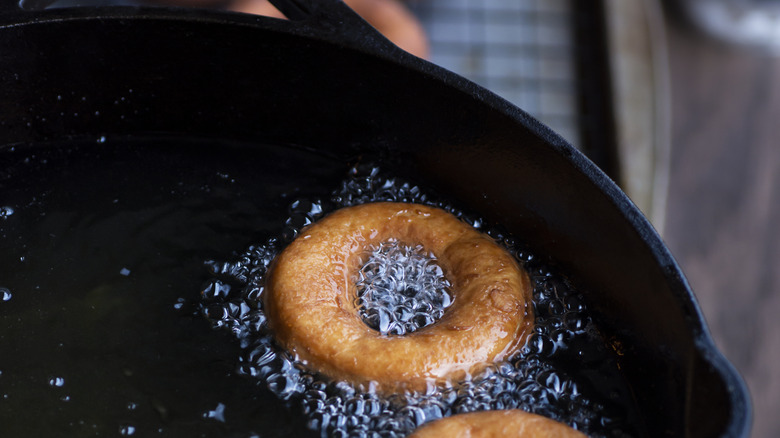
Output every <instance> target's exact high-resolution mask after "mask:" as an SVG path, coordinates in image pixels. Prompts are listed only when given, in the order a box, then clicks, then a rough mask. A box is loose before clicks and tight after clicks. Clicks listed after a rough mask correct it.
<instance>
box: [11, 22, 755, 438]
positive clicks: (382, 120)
mask: <svg viewBox="0 0 780 438" xmlns="http://www.w3.org/2000/svg"><path fill="white" fill-rule="evenodd" d="M192 14H193V15H191V16H187V15H186V14H180V15H178V16H177V17H175V18H174V17H173V16H171V17H167V18H166V17H158V18H156V19H148V17H146V18H145V17H143V16H142V15H141V14H140V13H139V14H138V15H137V16H134V15H133V14H126V13H119V12H117V13H113V14H112V13H105V14H104V15H103V16H101V17H97V18H89V19H83V20H79V19H66V20H52V21H49V22H41V23H28V24H24V25H19V26H9V27H6V28H0V145H9V144H18V143H35V142H40V141H44V140H47V141H48V140H58V141H62V142H63V144H64V143H65V142H67V141H68V138H74V137H83V136H94V137H95V138H97V137H99V136H102V135H107V136H112V137H117V138H122V137H125V136H138V135H142V134H170V135H175V136H185V137H186V136H195V137H207V138H208V137H213V138H219V139H225V140H237V141H242V142H243V141H256V142H261V143H276V144H283V145H291V146H296V147H305V148H311V149H315V150H319V151H322V152H324V153H327V154H329V155H332V156H335V157H337V158H341V159H349V158H353V157H355V156H357V155H359V154H361V153H364V152H376V153H379V154H381V155H382V156H384V157H387V159H388V163H389V165H391V166H395V167H396V168H397V170H398V171H399V172H405V173H408V174H409V175H410V176H411V177H413V178H415V179H416V180H417V181H419V182H420V183H423V184H426V185H430V186H432V187H434V188H436V189H438V190H439V191H440V192H442V193H444V194H447V195H450V196H452V197H453V198H456V199H458V200H459V201H460V202H461V203H462V205H464V207H466V208H469V209H473V210H475V211H479V212H480V213H481V214H483V215H484V216H486V217H488V218H489V219H491V220H494V221H496V222H499V223H501V224H503V225H505V226H506V227H507V228H508V229H509V231H511V232H512V233H514V234H516V235H518V236H522V238H523V239H524V240H526V241H527V242H528V243H529V244H530V245H531V246H532V247H533V248H534V249H535V250H536V251H537V252H539V253H542V254H547V255H549V256H550V257H552V258H553V259H555V260H556V261H558V263H559V264H560V265H562V267H563V268H564V271H567V272H569V273H570V274H571V276H573V277H574V278H575V279H577V280H578V281H580V282H582V284H584V285H586V287H587V288H588V289H589V290H590V291H591V292H592V293H591V294H590V295H589V299H590V300H591V302H592V303H593V306H594V307H595V308H596V309H597V311H598V312H599V313H600V314H601V315H602V316H603V317H604V321H605V323H606V325H605V327H607V333H606V336H607V337H608V338H609V339H611V340H612V341H613V343H612V345H613V347H614V348H615V349H616V351H618V352H619V354H620V355H621V368H622V369H623V370H624V371H625V372H626V376H627V378H628V379H629V380H630V383H631V386H632V388H633V391H634V393H635V396H636V398H637V402H638V404H639V406H640V407H641V409H642V410H643V412H644V413H645V417H646V418H645V420H646V425H645V426H646V429H647V431H648V435H649V436H694V437H698V436H702V437H704V436H717V435H724V436H742V434H746V427H747V426H746V425H745V424H746V422H747V419H744V418H743V419H741V420H737V421H734V420H733V418H732V417H731V416H732V415H737V416H740V415H745V414H744V412H746V411H747V408H746V406H745V403H746V401H745V400H744V395H743V394H741V392H740V391H741V390H740V388H738V387H735V385H737V383H735V381H733V378H732V380H729V377H728V376H729V372H730V369H729V367H728V364H726V363H725V361H724V360H723V359H722V357H721V356H720V355H719V353H717V352H716V351H715V350H714V347H712V342H711V340H710V339H709V336H708V335H707V334H706V332H705V331H704V328H703V326H702V322H701V316H700V315H699V313H698V309H697V308H696V306H695V304H694V303H693V301H692V300H691V297H690V295H689V290H688V287H687V285H686V283H685V281H684V279H683V278H682V276H681V274H680V272H679V269H678V267H677V266H676V264H675V263H674V261H673V260H672V258H671V257H670V256H669V255H668V253H667V250H666V249H665V247H664V246H663V245H662V243H661V242H660V240H659V239H658V237H657V236H656V235H655V233H654V232H653V231H652V230H651V229H650V228H649V226H648V225H647V223H646V222H645V221H644V219H643V218H642V217H641V215H640V214H639V213H638V211H637V210H636V209H634V208H633V207H632V206H630V205H629V204H628V201H627V200H626V199H625V197H624V196H623V195H622V193H620V192H619V191H618V190H617V188H616V187H615V186H614V185H613V184H612V183H611V182H609V181H608V180H606V178H605V177H604V176H603V174H601V173H600V172H599V171H598V170H596V169H595V168H594V167H593V166H592V165H591V164H590V163H589V162H587V161H586V160H585V159H584V158H583V157H582V156H580V155H579V154H576V153H573V152H572V150H571V149H570V148H569V147H568V146H566V145H565V144H564V142H563V141H562V140H561V139H560V138H558V137H557V136H556V135H555V134H553V133H551V132H550V131H549V130H547V129H546V128H544V127H542V126H540V125H538V123H537V122H535V121H534V120H532V119H531V118H529V117H528V116H527V115H526V114H524V113H522V112H520V111H518V110H516V109H514V108H512V107H510V106H509V105H508V104H505V103H504V102H503V101H501V100H499V99H496V98H495V97H494V96H492V95H489V94H488V93H486V92H485V91H484V90H482V89H480V88H478V87H476V86H473V85H471V84H469V83H467V82H465V81H463V80H461V79H460V78H457V77H455V76H454V75H448V74H442V72H441V71H440V70H439V69H437V68H434V67H432V66H428V65H426V64H423V63H416V64H414V63H413V64H414V65H415V68H412V69H410V68H408V67H405V66H403V65H401V64H397V63H394V62H390V61H386V60H383V59H381V58H379V57H376V56H371V55H367V54H362V53H359V52H357V51H354V50H351V49H348V48H345V47H343V46H339V45H333V44H329V43H327V42H323V41H320V40H316V39H311V38H306V37H303V36H296V35H294V33H290V32H289V24H288V23H284V22H280V21H274V20H258V23H259V24H258V25H254V24H253V22H250V21H249V20H246V22H245V23H244V24H243V25H235V24H233V25H229V24H225V23H222V22H220V21H219V20H205V19H202V17H201V16H199V15H197V14H195V13H192ZM0 147H3V146H0ZM0 172H2V163H0ZM599 186H600V187H599ZM737 386H738V385H737ZM740 403H742V405H740Z"/></svg>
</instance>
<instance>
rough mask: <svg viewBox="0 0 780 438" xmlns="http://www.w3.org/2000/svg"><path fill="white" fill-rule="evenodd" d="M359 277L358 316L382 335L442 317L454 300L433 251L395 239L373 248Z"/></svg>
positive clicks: (363, 261)
mask: <svg viewBox="0 0 780 438" xmlns="http://www.w3.org/2000/svg"><path fill="white" fill-rule="evenodd" d="M360 265H361V266H362V267H361V268H360V270H359V271H358V278H357V280H356V282H355V286H356V288H355V290H356V297H355V308H356V309H357V311H358V315H359V316H360V319H361V320H362V321H363V322H364V323H365V324H366V325H367V326H369V327H371V328H372V329H374V330H376V331H378V332H379V333H381V334H383V335H405V334H407V333H411V332H414V331H416V330H419V329H421V328H423V327H426V326H429V325H431V324H433V323H434V322H436V321H438V320H439V318H441V317H442V316H443V315H444V311H445V310H446V309H447V308H448V307H449V306H450V304H452V296H451V295H450V292H449V288H450V286H451V285H450V282H449V281H448V280H447V279H446V278H445V276H444V271H443V270H442V268H441V266H439V264H438V263H437V261H436V257H435V256H434V255H433V253H426V252H425V251H424V250H423V247H422V245H417V246H409V245H404V244H401V243H399V242H398V241H396V240H390V241H387V242H382V243H380V244H379V245H375V246H372V247H371V248H369V250H368V251H367V253H366V254H365V255H364V256H363V257H362V258H361V262H360Z"/></svg>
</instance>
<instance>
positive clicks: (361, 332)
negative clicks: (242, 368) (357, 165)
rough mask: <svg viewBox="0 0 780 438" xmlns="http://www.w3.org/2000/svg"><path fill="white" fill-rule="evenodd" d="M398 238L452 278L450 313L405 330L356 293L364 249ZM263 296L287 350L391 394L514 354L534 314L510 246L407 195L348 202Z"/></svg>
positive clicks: (291, 250)
mask: <svg viewBox="0 0 780 438" xmlns="http://www.w3.org/2000/svg"><path fill="white" fill-rule="evenodd" d="M391 239H395V240H397V241H399V242H402V243H405V244H412V245H418V244H419V245H422V246H423V248H424V249H425V250H426V251H430V252H432V253H433V254H434V255H435V256H436V257H437V258H438V261H439V264H440V266H441V268H442V270H443V271H444V275H445V276H446V277H447V279H448V280H449V282H450V283H451V285H452V288H451V292H452V295H453V302H452V305H451V306H450V307H449V308H448V309H447V310H446V311H445V313H444V316H442V317H441V319H440V320H439V321H437V322H435V323H433V324H431V325H428V326H426V327H423V328H421V329H419V330H416V331H414V332H412V333H408V334H406V335H403V336H387V335H382V334H380V333H379V332H378V331H375V330H373V329H371V328H370V327H368V326H367V325H366V324H365V323H363V321H362V320H361V319H360V317H359V315H358V313H357V309H356V308H355V305H354V299H353V297H354V296H355V293H356V286H355V278H356V276H357V271H358V270H359V269H360V268H361V266H359V265H360V263H361V255H362V254H365V253H366V251H368V250H369V249H370V248H371V247H372V245H373V246H374V247H375V246H376V245H378V244H380V243H382V242H387V241H389V240H391ZM264 296H265V298H264V300H265V301H264V306H265V309H266V311H267V312H266V313H267V317H268V322H269V326H270V327H271V329H272V330H273V331H274V333H275V335H276V337H277V339H278V341H279V342H280V343H281V344H282V346H284V347H285V348H287V349H288V351H290V352H292V353H293V354H295V355H297V357H298V358H300V359H301V360H303V361H304V362H305V363H306V364H307V365H308V366H309V367H310V368H313V369H315V370H316V371H319V372H321V373H324V374H326V375H328V376H330V377H331V378H337V379H343V380H348V381H351V382H353V383H355V384H369V383H371V384H373V385H375V387H376V389H377V390H380V391H383V392H386V391H401V390H419V389H424V388H425V386H426V384H427V383H429V382H436V381H439V380H444V379H457V378H463V377H465V375H466V374H467V373H469V372H475V371H476V368H478V367H484V366H486V365H488V364H490V363H493V362H495V361H498V360H501V359H502V358H503V357H505V356H506V355H508V354H511V353H513V352H515V351H516V350H517V349H518V348H520V347H521V346H522V344H523V342H524V341H525V337H526V334H527V333H528V332H529V331H530V328H531V326H532V322H533V314H532V313H533V312H532V307H531V304H530V303H531V285H530V281H529V278H528V275H527V274H526V273H525V272H524V271H523V270H522V269H521V268H520V267H519V266H518V264H517V262H516V261H515V260H514V258H513V257H512V256H511V255H510V254H509V253H508V252H507V251H506V250H504V249H503V248H501V247H500V246H499V245H497V244H496V243H495V242H494V241H493V240H492V239H490V238H489V237H487V236H486V235H484V234H482V233H480V232H479V231H477V230H475V229H474V228H473V227H471V226H469V225H468V224H466V223H464V222H462V221H460V220H458V219H457V218H456V217H455V216H453V215H451V214H449V213H447V212H445V211H444V210H442V209H439V208H434V207H428V206H424V205H419V204H409V203H391V202H380V203H373V204H363V205H358V206H354V207H347V208H343V209H340V210H337V211H335V212H333V213H331V214H330V215H328V216H326V217H325V218H323V219H321V220H319V221H317V222H316V223H314V224H313V225H311V226H309V227H308V228H306V229H304V230H303V232H302V233H301V235H299V236H298V237H297V238H296V239H295V240H294V241H293V242H292V243H290V245H288V246H287V248H285V249H284V250H283V251H282V252H281V254H279V255H278V256H277V258H276V259H275V260H274V262H273V264H272V266H271V268H270V271H269V276H268V282H267V290H266V293H265V294H264ZM372 382H373V383H372Z"/></svg>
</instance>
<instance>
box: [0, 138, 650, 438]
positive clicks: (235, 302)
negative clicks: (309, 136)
mask: <svg viewBox="0 0 780 438" xmlns="http://www.w3.org/2000/svg"><path fill="white" fill-rule="evenodd" d="M0 163H3V166H2V169H0V194H2V199H0V210H1V211H2V214H0V291H1V292H2V297H3V300H2V301H0V425H2V427H1V428H0V431H2V432H3V435H8V436H38V435H40V436H46V435H56V436H100V435H125V436H131V435H143V436H150V435H154V436H186V437H191V436H205V437H210V436H215V437H217V436H219V437H222V436H239V437H248V436H255V435H259V436H263V437H273V436H309V435H318V431H325V432H326V433H329V434H332V435H334V436H339V435H344V434H346V433H347V431H350V433H352V434H353V435H355V436H361V435H365V436H371V434H370V433H369V431H372V430H381V431H382V435H381V436H393V435H403V434H405V433H407V432H408V431H410V430H412V429H413V428H414V427H415V426H416V425H418V424H421V423H423V422H425V421H429V420H431V419H435V418H438V417H441V416H445V415H450V414H453V413H457V412H468V411H472V410H479V409H488V408H492V409H496V408H506V407H513V406H520V407H523V408H527V409H528V410H531V411H535V412H539V413H542V414H545V415H548V416H551V417H553V418H556V419H561V420H562V421H566V422H569V423H571V424H575V425H577V427H580V428H582V429H585V430H588V431H591V432H592V433H594V434H595V435H605V436H611V435H617V436H619V435H621V434H622V433H623V432H629V433H630V434H636V435H639V433H636V431H635V430H632V427H631V425H632V424H638V423H636V422H634V421H633V419H634V418H635V417H634V416H635V415H636V413H635V412H634V411H633V410H632V409H633V405H632V404H631V402H630V397H629V396H628V394H627V390H626V388H625V387H624V386H622V383H621V382H622V380H621V378H620V376H619V374H618V372H617V369H616V368H615V366H614V361H613V360H612V359H611V356H610V350H609V349H607V348H606V347H605V346H604V345H603V342H602V340H601V338H600V336H599V333H598V328H597V326H596V325H595V324H594V323H593V322H592V321H591V317H590V316H589V313H588V310H587V308H586V306H585V300H584V299H583V297H582V296H581V295H580V292H579V291H577V290H576V289H575V288H574V287H572V285H570V284H569V283H568V281H567V280H566V279H565V278H563V277H562V276H560V275H559V274H557V273H555V272H554V270H553V269H552V268H551V267H550V266H548V265H546V264H544V263H541V262H539V261H537V260H538V259H537V258H535V257H533V256H532V255H531V254H530V253H529V252H528V251H525V250H524V249H523V248H522V246H521V245H519V244H517V243H515V241H513V240H512V238H510V237H509V236H506V235H505V234H504V233H501V232H500V231H496V230H486V229H484V227H483V230H484V231H488V232H490V233H491V234H492V235H493V237H495V238H496V239H497V240H500V241H502V242H503V243H504V244H505V245H506V246H507V248H509V249H510V250H512V251H514V252H515V253H516V255H517V257H518V259H519V260H520V261H521V262H522V263H523V265H524V266H525V267H526V268H527V269H528V270H529V272H530V273H531V275H532V278H533V280H534V282H535V303H534V306H535V309H536V312H537V313H536V314H537V316H538V320H537V325H536V329H535V330H536V334H535V335H533V336H532V337H531V339H530V340H529V343H528V345H527V347H526V349H525V350H524V351H523V352H522V354H521V355H520V356H518V357H516V358H513V360H510V361H508V362H507V363H503V364H501V365H500V366H497V367H494V368H491V369H489V370H488V371H487V372H485V373H484V374H483V375H480V376H474V378H473V379H472V380H470V381H468V382H453V384H452V385H451V386H449V387H444V388H431V391H429V392H428V393H426V394H408V395H406V396H397V397H391V398H382V397H379V396H377V395H375V394H373V393H371V392H370V391H369V392H364V391H362V390H361V389H360V388H353V387H351V386H350V385H348V384H345V383H343V382H333V381H330V380H328V379H326V378H323V377H321V376H317V375H313V374H312V373H310V372H308V371H307V370H306V368H305V367H304V366H302V364H300V363H298V362H296V361H295V358H292V357H289V356H288V355H287V354H286V353H285V352H284V351H282V350H280V349H279V348H278V347H277V346H276V345H275V344H274V342H273V337H272V335H271V334H270V333H268V332H267V331H266V329H265V316H264V314H263V312H262V308H261V306H260V300H259V297H261V296H262V293H263V288H264V284H263V278H264V273H265V270H266V268H267V266H268V264H269V263H270V261H271V260H272V259H273V257H274V256H275V255H276V254H277V253H278V251H279V250H280V249H281V248H282V247H283V246H284V244H285V242H286V241H289V240H291V239H293V238H294V237H295V236H296V235H297V233H298V231H299V230H300V229H301V228H302V227H304V226H305V225H307V224H309V223H311V222H313V221H315V220H316V219H317V218H319V217H321V216H322V215H323V214H325V213H327V212H328V211H331V210H332V209H334V208H338V207H340V206H346V205H354V204H358V203H364V202H370V201H375V200H396V201H410V202H421V203H426V204H435V205H440V206H443V207H445V208H449V209H450V210H451V211H452V212H453V213H455V214H456V215H459V216H461V217H462V218H464V219H467V220H468V221H469V222H470V223H472V224H474V225H476V226H479V227H481V226H482V221H481V220H479V219H475V218H474V217H471V219H468V218H469V217H470V216H467V215H464V214H462V213H460V212H458V211H456V210H454V209H453V208H450V207H449V206H448V205H447V204H446V203H443V202H441V201H439V200H436V199H432V198H431V197H430V195H429V194H427V193H425V192H424V190H422V189H420V188H418V187H416V186H414V185H411V184H408V183H405V182H403V181H400V180H397V179H393V178H388V177H385V176H382V175H379V173H378V171H377V170H376V169H371V168H366V169H355V170H353V171H352V173H351V174H350V175H349V176H348V177H346V178H345V174H347V172H348V169H347V167H346V166H345V165H344V164H343V162H340V161H336V160H330V159H327V158H324V157H322V156H319V155H315V154H311V153H307V152H303V151H300V150H291V149H284V148H276V147H259V146H252V147H240V146H230V145H224V144H214V143H213V142H187V143H174V142H166V141H163V140H159V139H155V140H151V139H149V140H146V141H143V142H140V141H139V142H136V143H117V142H113V141H111V140H110V139H109V141H107V142H101V143H84V144H74V145H72V146H69V147H68V148H62V147H61V146H59V147H55V145H49V146H46V145H42V146H40V147H24V148H22V147H17V148H15V149H10V148H5V149H2V150H0ZM334 188H335V190H334ZM253 243H254V245H253V246H249V247H248V249H247V250H246V251H245V252H243V253H240V254H237V253H235V251H236V249H239V248H247V246H248V245H250V244H253ZM258 243H259V244H258ZM380 252H381V251H380ZM204 260H211V261H210V262H208V263H207V264H206V269H204V266H203V261H204ZM204 282H205V286H204ZM198 291H200V294H198ZM6 297H7V299H6ZM204 315H205V316H206V318H207V320H208V321H211V323H212V326H215V327H220V328H225V329H227V330H211V328H210V327H208V324H204V321H203V316H204ZM236 339H237V340H236ZM280 400H284V401H283V402H282V401H280ZM301 417H302V418H303V419H304V421H301ZM307 427H308V428H309V429H307Z"/></svg>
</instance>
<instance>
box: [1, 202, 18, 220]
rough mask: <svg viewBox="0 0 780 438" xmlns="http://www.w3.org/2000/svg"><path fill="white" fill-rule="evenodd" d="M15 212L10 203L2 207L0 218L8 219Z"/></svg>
mask: <svg viewBox="0 0 780 438" xmlns="http://www.w3.org/2000/svg"><path fill="white" fill-rule="evenodd" d="M14 212H15V210H14V208H13V207H11V206H9V205H6V206H4V207H0V219H8V217H10V216H11V215H12V214H14Z"/></svg>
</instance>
